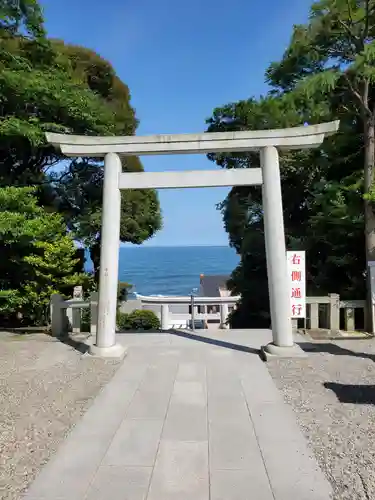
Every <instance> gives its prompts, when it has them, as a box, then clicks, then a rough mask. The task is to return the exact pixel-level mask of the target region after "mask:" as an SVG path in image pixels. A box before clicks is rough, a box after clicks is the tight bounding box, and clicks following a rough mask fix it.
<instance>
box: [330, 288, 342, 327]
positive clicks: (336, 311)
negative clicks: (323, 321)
mask: <svg viewBox="0 0 375 500" xmlns="http://www.w3.org/2000/svg"><path fill="white" fill-rule="evenodd" d="M329 300H330V303H329V323H330V324H329V328H330V330H331V332H338V331H339V330H340V295H338V294H337V293H330V294H329Z"/></svg>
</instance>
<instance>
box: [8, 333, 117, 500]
mask: <svg viewBox="0 0 375 500" xmlns="http://www.w3.org/2000/svg"><path fill="white" fill-rule="evenodd" d="M118 366H119V363H118V362H116V361H109V360H108V361H103V360H101V359H93V358H85V357H84V358H82V356H81V354H80V353H79V352H77V351H76V350H74V349H73V348H72V347H69V346H67V345H65V344H62V343H61V342H59V341H56V340H55V339H52V338H51V337H48V336H47V335H44V334H39V335H23V336H20V335H11V334H7V333H5V332H3V333H0V498H1V499H2V500H18V499H20V498H21V496H22V492H23V491H24V490H25V489H26V487H27V486H28V484H29V483H30V482H31V481H32V480H33V479H34V478H35V476H36V475H37V473H38V471H39V470H40V468H41V467H42V466H43V465H44V464H45V463H46V462H47V461H48V458H49V457H50V456H51V454H52V453H54V452H55V451H56V449H57V447H58V445H59V443H60V442H61V441H62V440H63V438H64V437H65V436H66V434H67V433H68V431H69V429H70V428H71V427H72V426H73V425H74V424H75V423H76V422H77V421H78V419H79V418H80V416H81V415H82V414H83V413H84V411H85V410H86V409H87V408H88V406H89V405H90V403H91V402H92V400H93V398H94V397H95V396H96V395H97V394H98V392H99V390H100V388H101V387H102V386H103V385H104V384H106V383H107V382H108V381H109V380H110V379H111V378H112V376H113V375H114V373H115V371H116V369H117V367H118Z"/></svg>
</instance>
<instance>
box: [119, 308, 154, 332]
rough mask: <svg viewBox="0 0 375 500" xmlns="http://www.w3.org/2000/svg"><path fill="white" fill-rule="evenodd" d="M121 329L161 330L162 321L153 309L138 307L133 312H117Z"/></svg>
mask: <svg viewBox="0 0 375 500" xmlns="http://www.w3.org/2000/svg"><path fill="white" fill-rule="evenodd" d="M117 326H118V328H119V330H134V331H136V330H159V329H160V321H159V319H158V317H157V316H156V314H155V313H154V312H153V311H148V310H146V309H136V310H135V311H132V312H131V313H121V312H118V313H117Z"/></svg>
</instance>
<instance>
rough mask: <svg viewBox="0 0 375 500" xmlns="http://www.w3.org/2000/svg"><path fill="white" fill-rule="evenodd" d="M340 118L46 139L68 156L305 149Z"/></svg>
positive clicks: (332, 130)
mask: <svg viewBox="0 0 375 500" xmlns="http://www.w3.org/2000/svg"><path fill="white" fill-rule="evenodd" d="M339 124H340V122H339V121H338V120H337V121H332V122H327V123H320V124H318V125H308V126H301V127H293V128H284V129H273V130H246V131H241V132H213V133H207V132H205V133H202V134H172V135H150V136H122V137H116V136H108V137H96V136H86V135H69V134H55V133H50V132H48V133H46V138H47V141H48V142H49V143H50V144H53V145H54V146H56V147H58V148H59V149H60V150H61V152H62V153H64V154H65V155H66V156H93V157H98V158H102V157H104V156H105V155H106V154H107V153H117V154H120V155H124V156H133V155H136V156H142V155H166V154H193V153H197V154H205V153H213V152H220V151H221V152H225V151H233V152H235V151H254V150H255V151H257V150H260V149H261V148H263V147H267V146H275V147H278V148H280V149H306V148H312V147H316V146H319V145H320V144H321V143H322V142H323V140H324V138H325V137H327V136H329V135H332V134H335V133H336V132H337V130H338V128H339Z"/></svg>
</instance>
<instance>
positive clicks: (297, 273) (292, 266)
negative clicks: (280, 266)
mask: <svg viewBox="0 0 375 500" xmlns="http://www.w3.org/2000/svg"><path fill="white" fill-rule="evenodd" d="M287 263H288V278H289V287H290V288H289V297H290V316H291V318H304V317H306V282H305V279H306V278H305V276H306V270H305V252H303V251H292V252H287Z"/></svg>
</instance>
